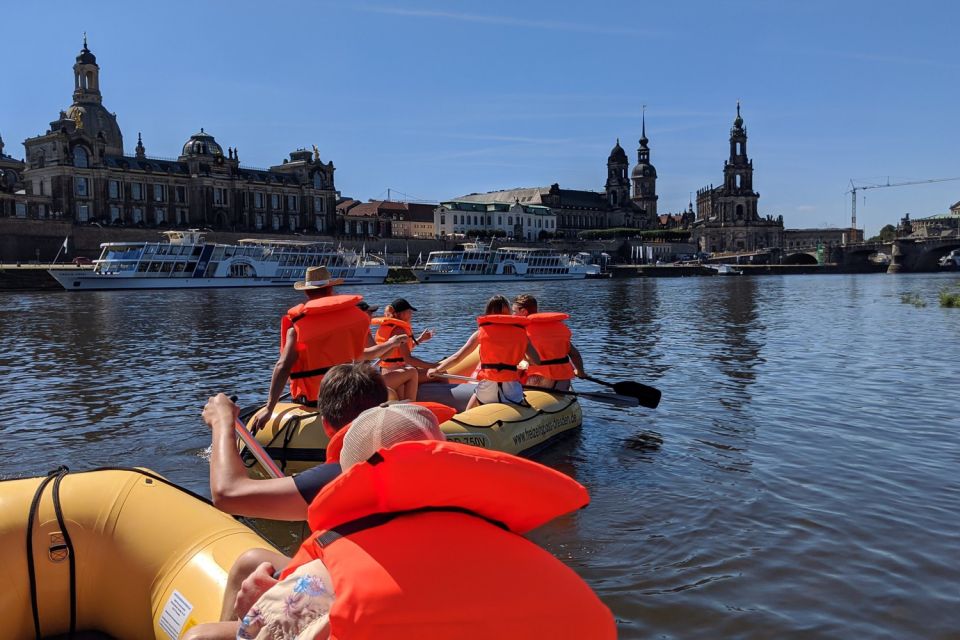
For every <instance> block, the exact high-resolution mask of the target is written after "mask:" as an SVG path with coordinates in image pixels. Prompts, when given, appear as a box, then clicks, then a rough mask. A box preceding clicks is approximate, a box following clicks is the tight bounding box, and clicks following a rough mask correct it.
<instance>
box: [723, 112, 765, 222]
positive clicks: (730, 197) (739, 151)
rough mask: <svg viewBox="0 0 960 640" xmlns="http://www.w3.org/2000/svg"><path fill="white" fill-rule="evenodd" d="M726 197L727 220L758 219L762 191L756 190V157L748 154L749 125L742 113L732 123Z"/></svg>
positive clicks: (724, 200) (726, 169) (725, 172)
mask: <svg viewBox="0 0 960 640" xmlns="http://www.w3.org/2000/svg"><path fill="white" fill-rule="evenodd" d="M723 196H724V198H723V200H722V211H721V216H722V218H723V220H724V221H725V222H727V223H735V222H743V221H747V220H756V219H757V218H758V214H757V200H758V199H759V194H756V193H754V192H753V161H752V160H750V158H749V157H748V156H747V128H746V127H744V126H743V118H742V117H741V116H740V102H739V101H737V117H736V119H734V121H733V126H732V127H730V158H729V159H728V160H727V161H726V162H725V163H724V165H723Z"/></svg>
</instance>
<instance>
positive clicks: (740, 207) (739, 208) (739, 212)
mask: <svg viewBox="0 0 960 640" xmlns="http://www.w3.org/2000/svg"><path fill="white" fill-rule="evenodd" d="M742 219H743V205H742V204H738V205H737V220H742Z"/></svg>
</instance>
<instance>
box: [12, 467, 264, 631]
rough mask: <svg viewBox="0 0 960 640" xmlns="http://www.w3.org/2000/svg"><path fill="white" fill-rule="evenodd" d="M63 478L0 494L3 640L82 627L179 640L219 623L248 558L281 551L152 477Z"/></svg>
mask: <svg viewBox="0 0 960 640" xmlns="http://www.w3.org/2000/svg"><path fill="white" fill-rule="evenodd" d="M62 469H63V470H62V472H61V473H60V474H57V475H49V476H47V477H46V478H26V479H17V480H4V481H2V482H0V548H2V549H4V552H3V554H2V556H3V568H4V580H5V581H6V586H5V587H4V593H3V597H0V620H2V621H3V633H2V635H3V637H4V638H12V639H14V640H19V639H20V638H23V639H33V638H34V637H35V628H38V629H39V633H40V635H41V636H42V637H48V636H54V635H59V634H67V633H70V632H71V618H73V619H74V624H73V625H72V626H73V627H74V629H75V630H76V631H78V632H82V631H98V632H101V633H106V634H108V635H109V636H110V637H112V638H118V639H126V638H138V639H141V638H156V639H158V640H177V639H178V638H180V637H182V636H183V634H184V633H186V631H187V630H188V629H189V628H190V627H192V626H194V625H196V624H200V623H203V622H215V621H216V620H218V619H219V617H220V607H221V601H222V598H223V589H224V586H225V585H226V581H227V572H228V571H229V569H230V567H231V565H232V564H233V563H234V561H235V560H236V559H237V557H238V556H239V555H240V554H241V553H243V552H244V551H246V550H248V549H251V548H254V547H261V548H264V549H271V550H273V547H272V546H271V545H270V544H269V543H267V542H266V541H265V540H263V539H262V538H261V537H260V536H258V535H257V534H256V533H254V532H253V531H252V530H250V529H249V528H247V527H245V526H244V525H242V524H240V523H239V522H237V521H236V520H234V519H233V518H232V517H230V516H229V515H227V514H225V513H223V512H221V511H218V510H217V509H216V508H215V507H214V506H213V505H211V504H209V503H208V502H206V501H204V500H203V499H201V498H199V497H198V496H195V495H193V494H191V493H189V492H187V491H185V490H183V489H180V488H179V487H177V486H176V485H173V484H171V483H169V482H168V481H166V480H165V479H164V478H162V477H161V476H159V475H156V474H154V473H153V472H151V471H148V470H146V469H142V470H141V469H104V470H98V471H88V472H81V473H67V472H66V469H65V468H62ZM27 549H30V551H31V553H30V554H29V555H28V554H27V553H26V551H27ZM34 612H36V616H34Z"/></svg>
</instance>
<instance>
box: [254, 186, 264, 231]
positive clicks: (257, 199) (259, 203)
mask: <svg viewBox="0 0 960 640" xmlns="http://www.w3.org/2000/svg"><path fill="white" fill-rule="evenodd" d="M253 206H254V207H255V208H257V209H263V192H262V191H257V192H256V193H254V194H253ZM258 228H259V227H258Z"/></svg>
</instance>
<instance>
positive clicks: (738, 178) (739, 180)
mask: <svg viewBox="0 0 960 640" xmlns="http://www.w3.org/2000/svg"><path fill="white" fill-rule="evenodd" d="M733 186H735V187H736V188H737V189H739V188H740V187H741V186H743V176H741V175H740V174H739V173H738V174H737V175H736V176H734V178H733Z"/></svg>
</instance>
